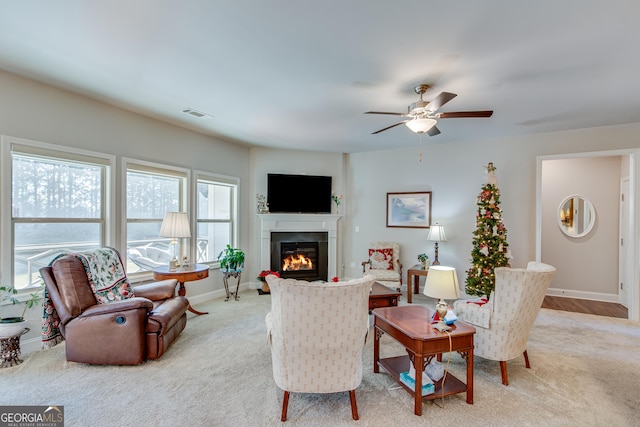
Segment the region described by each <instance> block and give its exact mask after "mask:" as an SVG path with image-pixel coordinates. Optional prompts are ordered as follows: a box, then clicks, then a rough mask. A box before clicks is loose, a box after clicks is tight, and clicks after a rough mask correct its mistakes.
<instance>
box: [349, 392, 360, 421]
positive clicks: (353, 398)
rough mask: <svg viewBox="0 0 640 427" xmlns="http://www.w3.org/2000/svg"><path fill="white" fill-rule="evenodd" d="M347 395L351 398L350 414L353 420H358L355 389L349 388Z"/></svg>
mask: <svg viewBox="0 0 640 427" xmlns="http://www.w3.org/2000/svg"><path fill="white" fill-rule="evenodd" d="M349 397H350V398H351V416H352V417H353V419H354V420H359V419H360V418H359V417H358V404H357V403H356V391H355V390H349Z"/></svg>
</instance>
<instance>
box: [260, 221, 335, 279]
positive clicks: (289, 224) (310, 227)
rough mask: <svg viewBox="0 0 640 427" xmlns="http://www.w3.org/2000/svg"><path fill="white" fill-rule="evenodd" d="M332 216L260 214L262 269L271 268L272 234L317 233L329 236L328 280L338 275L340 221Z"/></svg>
mask: <svg viewBox="0 0 640 427" xmlns="http://www.w3.org/2000/svg"><path fill="white" fill-rule="evenodd" d="M340 216H341V215H331V214H275V213H270V214H258V217H260V269H261V270H269V269H270V268H271V233H272V232H287V231H291V232H317V231H320V232H322V231H324V232H327V234H328V236H327V237H328V239H327V240H328V245H327V246H328V247H327V258H328V262H329V265H328V266H327V274H328V278H331V277H335V276H337V275H338V273H337V271H338V220H339V219H340Z"/></svg>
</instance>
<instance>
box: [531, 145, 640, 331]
mask: <svg viewBox="0 0 640 427" xmlns="http://www.w3.org/2000/svg"><path fill="white" fill-rule="evenodd" d="M635 154H636V151H634V150H619V151H612V152H598V153H574V154H569V155H556V156H541V157H539V158H538V177H537V218H536V256H537V259H538V260H539V261H542V262H546V263H549V264H552V265H554V266H555V267H556V268H557V271H556V276H555V277H554V281H553V282H552V284H551V286H550V288H549V291H548V293H547V295H551V296H562V297H569V298H577V299H582V300H591V301H604V302H610V303H622V304H624V305H625V306H627V307H628V308H629V318H631V319H634V318H636V317H637V316H638V298H636V297H637V295H638V283H637V281H635V280H633V278H634V277H636V276H635V269H636V266H635V263H634V262H633V259H635V258H634V252H635V251H634V247H635V245H634V242H635V239H634V231H633V230H634V229H635V223H634V221H633V218H634V216H633V211H634V204H633V200H634V197H633V194H635V186H634V179H633V177H634V176H635V172H636V171H635V168H636V166H635ZM625 182H626V184H625ZM625 185H626V186H625ZM625 193H626V194H625ZM573 195H576V196H580V197H584V198H585V199H587V200H590V201H591V202H592V203H593V205H594V206H595V212H596V215H595V216H596V222H595V225H594V227H593V229H592V230H591V231H590V232H589V233H587V234H586V235H581V236H569V235H567V233H562V232H561V228H562V227H561V225H562V221H561V220H562V218H561V214H560V213H559V205H560V204H561V202H562V201H563V200H565V199H566V197H568V196H573ZM625 197H626V199H625ZM622 200H625V201H626V203H623V202H622Z"/></svg>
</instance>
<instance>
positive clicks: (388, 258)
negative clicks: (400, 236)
mask: <svg viewBox="0 0 640 427" xmlns="http://www.w3.org/2000/svg"><path fill="white" fill-rule="evenodd" d="M369 261H371V268H373V269H375V270H393V249H392V248H383V249H369Z"/></svg>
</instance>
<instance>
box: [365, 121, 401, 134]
mask: <svg viewBox="0 0 640 427" xmlns="http://www.w3.org/2000/svg"><path fill="white" fill-rule="evenodd" d="M406 122H408V120H403V121H401V122H399V123H396V124H395V125H391V126H387V127H386V128H384V129H380V130H377V131H375V132H371V135H375V134H377V133H380V132H384V131H385V130H387V129H391V128H394V127H396V126H398V125H401V124H404V123H406Z"/></svg>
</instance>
